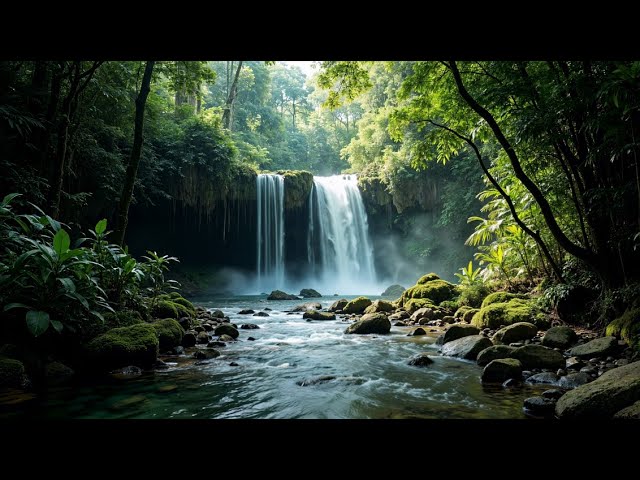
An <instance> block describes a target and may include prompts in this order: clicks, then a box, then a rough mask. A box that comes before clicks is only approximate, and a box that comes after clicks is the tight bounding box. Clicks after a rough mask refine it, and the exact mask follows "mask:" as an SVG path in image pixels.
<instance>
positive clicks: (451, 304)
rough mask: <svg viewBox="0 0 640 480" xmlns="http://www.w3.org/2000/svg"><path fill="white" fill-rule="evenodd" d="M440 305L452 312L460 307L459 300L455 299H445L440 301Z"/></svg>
mask: <svg viewBox="0 0 640 480" xmlns="http://www.w3.org/2000/svg"><path fill="white" fill-rule="evenodd" d="M440 307H441V308H444V309H445V310H449V311H450V312H455V311H456V310H457V309H458V302H456V301H455V300H445V301H444V302H440Z"/></svg>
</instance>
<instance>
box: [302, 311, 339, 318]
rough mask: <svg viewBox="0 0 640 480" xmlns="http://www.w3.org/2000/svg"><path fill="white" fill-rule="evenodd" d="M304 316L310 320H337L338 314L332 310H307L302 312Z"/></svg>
mask: <svg viewBox="0 0 640 480" xmlns="http://www.w3.org/2000/svg"><path fill="white" fill-rule="evenodd" d="M302 318H306V319H308V320H335V319H336V314H335V313H330V312H318V311H317V310H307V311H306V312H304V313H303V314H302Z"/></svg>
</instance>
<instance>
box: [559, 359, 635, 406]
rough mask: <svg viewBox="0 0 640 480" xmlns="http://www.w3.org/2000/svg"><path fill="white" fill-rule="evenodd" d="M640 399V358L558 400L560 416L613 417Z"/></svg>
mask: <svg viewBox="0 0 640 480" xmlns="http://www.w3.org/2000/svg"><path fill="white" fill-rule="evenodd" d="M638 400H640V361H638V362H633V363H630V364H628V365H625V366H623V367H618V368H614V369H613V370H609V371H607V372H605V373H603V374H602V375H601V376H600V377H599V378H597V379H596V380H594V381H593V382H591V383H587V384H586V385H582V386H581V387H578V388H575V389H573V390H570V391H569V392H567V393H566V394H565V395H563V396H562V398H560V400H558V404H557V405H556V416H558V417H559V418H580V417H600V418H610V417H612V416H613V415H614V414H615V413H616V412H619V411H620V410H622V409H623V408H625V407H628V406H630V405H631V404H633V403H634V402H637V401H638Z"/></svg>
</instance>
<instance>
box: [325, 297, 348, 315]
mask: <svg viewBox="0 0 640 480" xmlns="http://www.w3.org/2000/svg"><path fill="white" fill-rule="evenodd" d="M347 303H349V300H347V299H346V298H341V299H340V300H336V301H335V302H333V303H332V304H331V306H330V307H329V311H330V312H337V311H338V310H340V311H343V310H344V307H346V306H347Z"/></svg>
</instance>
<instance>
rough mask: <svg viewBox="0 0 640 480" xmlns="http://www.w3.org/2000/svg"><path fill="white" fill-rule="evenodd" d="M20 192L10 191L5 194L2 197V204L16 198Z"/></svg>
mask: <svg viewBox="0 0 640 480" xmlns="http://www.w3.org/2000/svg"><path fill="white" fill-rule="evenodd" d="M20 195H21V194H20V193H10V194H9V195H6V196H5V197H4V198H3V199H2V205H7V204H9V203H11V201H12V200H13V199H14V198H16V197H19V196H20Z"/></svg>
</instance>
